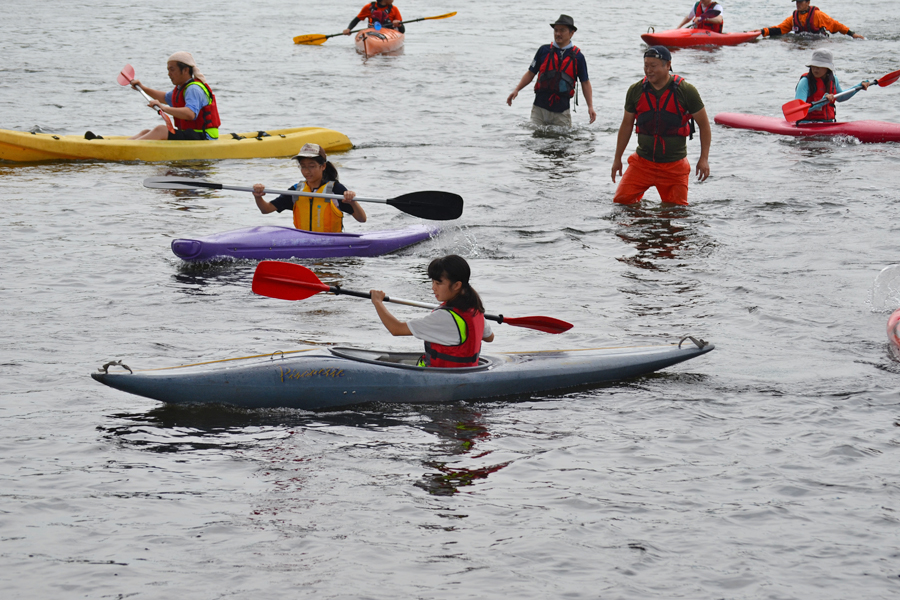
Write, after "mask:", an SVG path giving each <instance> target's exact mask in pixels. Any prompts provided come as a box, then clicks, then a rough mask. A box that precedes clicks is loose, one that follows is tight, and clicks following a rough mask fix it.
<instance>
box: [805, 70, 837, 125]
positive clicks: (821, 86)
mask: <svg viewBox="0 0 900 600" xmlns="http://www.w3.org/2000/svg"><path fill="white" fill-rule="evenodd" d="M804 77H806V83H807V85H808V86H809V94H808V95H807V96H806V101H807V102H809V103H810V104H815V103H816V102H818V101H819V100H821V99H822V98H824V97H825V94H837V93H838V91H837V86H836V85H835V84H834V74H833V73H832V72H831V71H828V73H827V74H826V75H825V77H823V78H821V79H819V78H818V77H813V76H812V74H811V73H804V74H803V75H801V76H800V79H803V78H804ZM834 114H835V110H834V103H832V102H828V103H826V104H825V105H824V106H822V107H820V108H818V109H816V110H811V111H809V112H808V113H807V114H806V116H805V117H804V118H803V120H804V121H833V120H834Z"/></svg>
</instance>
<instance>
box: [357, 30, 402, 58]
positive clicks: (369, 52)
mask: <svg viewBox="0 0 900 600" xmlns="http://www.w3.org/2000/svg"><path fill="white" fill-rule="evenodd" d="M405 39H406V35H405V34H403V33H400V32H399V31H397V30H396V29H388V28H386V27H384V28H381V29H374V28H371V27H370V28H368V29H363V30H362V31H360V32H359V33H357V34H356V41H355V43H356V51H357V52H359V53H360V54H363V55H365V56H366V57H367V58H368V57H370V56H375V55H376V54H384V53H386V52H394V51H395V50H399V49H400V48H401V47H403V42H404V40H405Z"/></svg>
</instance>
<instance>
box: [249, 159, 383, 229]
mask: <svg viewBox="0 0 900 600" xmlns="http://www.w3.org/2000/svg"><path fill="white" fill-rule="evenodd" d="M295 159H296V161H297V166H299V167H300V173H301V174H302V175H303V179H304V181H301V182H299V183H295V184H294V185H292V186H291V187H290V188H289V189H291V190H298V191H301V192H313V193H315V194H343V195H344V199H343V200H329V199H327V198H311V197H309V196H289V195H287V194H282V195H280V196H278V197H277V198H275V199H274V200H272V201H271V202H269V201H268V200H265V199H263V196H265V195H266V194H265V191H264V190H265V189H266V186H265V185H263V184H261V183H257V184H256V185H254V186H253V199H254V200H256V206H258V207H259V212H261V213H262V214H264V215H266V214H269V213H271V212H276V211H277V212H281V211H284V210H288V209H291V210H292V211H293V213H294V227H296V228H297V229H302V230H304V231H318V232H325V233H338V232H340V231H341V230H342V229H343V228H344V226H343V218H344V213H347V214H350V215H353V218H354V219H356V220H357V221H359V222H360V223H365V222H366V211H364V210H363V207H362V206H360V205H359V203H358V202H356V201H354V200H353V199H354V198H355V197H356V192H351V191H350V190H348V189H347V188H346V187H344V186H343V185H341V183H339V182H338V180H337V179H338V172H337V169H336V168H335V167H334V165H333V164H331V162H330V161H329V160H328V156H327V155H326V154H325V149H324V148H322V147H321V146H319V145H318V144H305V145H304V146H303V147H302V148H300V152H298V153H297V155H296V156H294V157H292V159H291V160H295Z"/></svg>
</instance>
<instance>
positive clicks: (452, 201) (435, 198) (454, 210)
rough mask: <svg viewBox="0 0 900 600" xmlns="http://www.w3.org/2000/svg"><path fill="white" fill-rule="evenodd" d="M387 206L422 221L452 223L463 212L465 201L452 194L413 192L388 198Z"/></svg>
mask: <svg viewBox="0 0 900 600" xmlns="http://www.w3.org/2000/svg"><path fill="white" fill-rule="evenodd" d="M386 202H387V204H388V205H390V206H393V207H394V208H396V209H398V210H402V211H403V212H405V213H407V214H410V215H412V216H414V217H419V218H420V219H429V220H431V221H452V220H453V219H458V218H459V217H460V215H462V211H463V199H462V196H460V195H459V194H451V193H450V192H413V193H411V194H403V195H402V196H397V197H396V198H388V199H387V200H386Z"/></svg>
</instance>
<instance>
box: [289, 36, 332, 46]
mask: <svg viewBox="0 0 900 600" xmlns="http://www.w3.org/2000/svg"><path fill="white" fill-rule="evenodd" d="M327 39H328V36H326V35H323V34H321V33H311V34H309V35H298V36H297V37H295V38H294V43H295V44H306V45H312V46H320V45H322V44H324V43H325V40H327Z"/></svg>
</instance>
